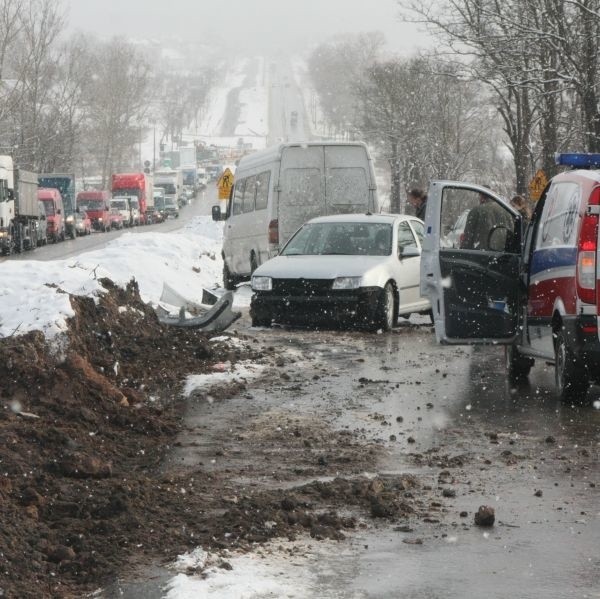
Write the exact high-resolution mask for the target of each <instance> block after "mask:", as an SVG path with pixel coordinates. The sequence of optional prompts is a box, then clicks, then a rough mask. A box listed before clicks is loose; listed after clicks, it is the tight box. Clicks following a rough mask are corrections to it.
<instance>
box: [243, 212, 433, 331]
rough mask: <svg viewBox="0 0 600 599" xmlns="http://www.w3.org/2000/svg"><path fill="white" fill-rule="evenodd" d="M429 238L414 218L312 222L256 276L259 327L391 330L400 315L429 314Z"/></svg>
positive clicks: (254, 308) (346, 217)
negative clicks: (424, 261) (424, 274)
mask: <svg viewBox="0 0 600 599" xmlns="http://www.w3.org/2000/svg"><path fill="white" fill-rule="evenodd" d="M423 233H424V227H423V222H422V221H420V220H419V219H418V218H415V217H413V216H408V215H392V214H341V215H335V216H322V217H319V218H314V219H312V220H310V221H308V222H307V223H306V224H305V225H303V226H302V227H301V228H300V229H298V231H297V232H296V233H295V235H294V236H293V237H292V238H291V239H290V240H289V241H288V243H287V244H286V245H285V247H284V248H283V250H282V251H281V253H280V254H279V255H278V256H277V257H276V258H272V259H271V260H269V261H267V262H265V263H264V264H263V265H261V266H259V267H258V268H257V269H256V270H255V271H254V273H253V274H252V290H253V291H254V294H253V296H252V301H251V304H250V315H251V317H252V325H253V326H270V325H271V323H272V322H273V321H276V322H294V321H299V320H303V321H310V322H315V323H321V324H323V323H324V324H327V323H331V322H333V321H335V322H337V323H345V324H350V325H354V326H367V327H369V328H371V329H374V330H377V329H383V330H385V331H389V330H390V329H391V328H392V327H393V326H394V324H395V323H396V321H397V319H398V316H399V315H409V314H411V313H413V312H419V313H426V312H429V310H430V304H429V301H428V300H427V299H424V298H422V297H421V295H420V293H419V276H420V275H419V271H420V262H421V239H422V238H423Z"/></svg>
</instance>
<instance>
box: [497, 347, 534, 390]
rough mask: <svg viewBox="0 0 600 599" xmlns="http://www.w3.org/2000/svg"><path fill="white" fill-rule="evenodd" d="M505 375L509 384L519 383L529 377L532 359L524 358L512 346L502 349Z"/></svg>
mask: <svg viewBox="0 0 600 599" xmlns="http://www.w3.org/2000/svg"><path fill="white" fill-rule="evenodd" d="M504 359H505V364H506V373H507V374H508V379H509V381H510V382H511V383H513V382H516V381H521V380H523V379H525V378H527V376H528V375H529V372H530V370H531V367H532V366H533V364H534V362H535V361H534V359H533V358H529V357H527V356H524V355H523V354H522V353H520V352H519V350H518V349H517V348H516V347H515V346H514V345H507V346H506V347H505V348H504Z"/></svg>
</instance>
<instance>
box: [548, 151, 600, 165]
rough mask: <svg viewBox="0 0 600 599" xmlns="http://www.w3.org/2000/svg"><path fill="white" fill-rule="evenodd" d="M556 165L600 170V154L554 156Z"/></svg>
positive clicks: (558, 154)
mask: <svg viewBox="0 0 600 599" xmlns="http://www.w3.org/2000/svg"><path fill="white" fill-rule="evenodd" d="M554 160H555V162H556V164H558V165H560V166H570V167H572V168H600V154H579V153H569V154H560V153H557V154H554Z"/></svg>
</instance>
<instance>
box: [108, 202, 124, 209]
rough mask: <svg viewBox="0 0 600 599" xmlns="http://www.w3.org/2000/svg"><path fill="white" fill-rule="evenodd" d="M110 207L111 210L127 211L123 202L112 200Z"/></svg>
mask: <svg viewBox="0 0 600 599" xmlns="http://www.w3.org/2000/svg"><path fill="white" fill-rule="evenodd" d="M110 205H111V207H112V208H117V209H118V210H127V202H125V200H113V201H112V202H111V203H110Z"/></svg>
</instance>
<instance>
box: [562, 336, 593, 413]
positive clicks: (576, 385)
mask: <svg viewBox="0 0 600 599" xmlns="http://www.w3.org/2000/svg"><path fill="white" fill-rule="evenodd" d="M554 379H555V381H556V390H557V392H558V396H559V398H560V399H561V400H562V401H564V402H574V403H581V402H583V401H584V400H585V398H586V396H587V390H588V387H589V384H590V382H589V375H588V372H587V369H586V367H585V365H584V364H583V363H582V361H581V360H580V359H579V358H577V357H576V356H575V355H574V354H573V351H572V350H571V348H570V347H569V346H568V344H567V339H566V335H565V331H564V329H561V330H560V331H558V333H557V334H556V339H555V341H554Z"/></svg>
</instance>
